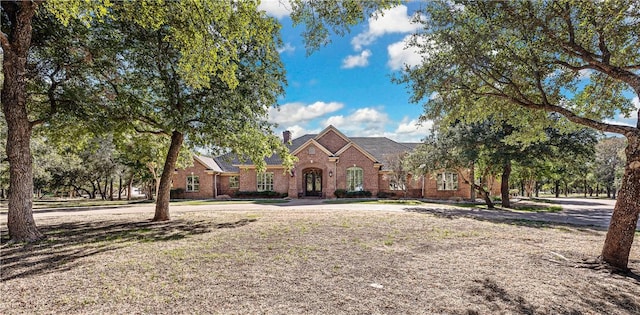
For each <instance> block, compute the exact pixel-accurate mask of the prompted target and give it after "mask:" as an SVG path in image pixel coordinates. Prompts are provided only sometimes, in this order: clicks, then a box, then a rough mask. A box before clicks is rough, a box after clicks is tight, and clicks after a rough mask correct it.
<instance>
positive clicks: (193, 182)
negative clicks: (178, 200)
mask: <svg viewBox="0 0 640 315" xmlns="http://www.w3.org/2000/svg"><path fill="white" fill-rule="evenodd" d="M198 190H200V178H198V176H195V175H193V174H191V175H189V176H187V191H189V192H194V191H198Z"/></svg>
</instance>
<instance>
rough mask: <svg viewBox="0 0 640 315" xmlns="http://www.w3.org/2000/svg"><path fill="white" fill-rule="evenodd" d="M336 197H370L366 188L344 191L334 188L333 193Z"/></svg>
mask: <svg viewBox="0 0 640 315" xmlns="http://www.w3.org/2000/svg"><path fill="white" fill-rule="evenodd" d="M333 194H334V195H335V196H336V197H337V198H370V197H371V192H370V191H368V190H361V191H346V190H344V189H336V191H335V192H334V193H333Z"/></svg>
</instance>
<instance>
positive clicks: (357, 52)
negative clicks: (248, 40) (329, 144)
mask: <svg viewBox="0 0 640 315" xmlns="http://www.w3.org/2000/svg"><path fill="white" fill-rule="evenodd" d="M419 5H420V2H419V1H416V2H410V3H406V4H404V5H400V6H398V7H395V8H393V9H390V10H387V11H385V12H384V15H383V16H382V17H378V18H377V19H374V18H370V19H369V20H368V21H366V22H363V23H362V24H360V25H357V26H355V27H353V28H352V29H351V32H350V33H349V34H346V35H345V36H343V37H340V36H332V37H331V40H332V42H331V43H330V44H329V45H327V46H324V47H322V48H320V49H319V50H317V51H315V52H313V54H311V55H310V56H307V52H306V49H305V47H304V43H303V40H302V35H301V33H302V31H304V26H298V27H296V28H294V27H293V26H292V23H291V19H290V18H289V16H288V13H289V12H288V10H287V6H286V1H283V0H263V1H262V3H261V5H260V8H261V9H263V10H265V11H266V12H267V14H268V15H270V16H273V17H275V18H277V19H278V20H279V21H280V23H281V24H282V31H281V35H282V40H283V43H284V45H283V47H282V48H281V50H280V56H281V60H282V62H283V63H284V65H285V68H286V71H287V81H288V85H287V86H286V88H285V91H286V92H285V95H284V96H283V97H281V99H280V100H279V107H278V108H277V109H276V108H272V109H271V110H270V112H269V121H270V122H272V123H276V124H277V125H278V127H277V128H276V132H278V133H281V132H282V131H283V130H289V131H291V132H292V137H293V138H297V137H300V136H302V135H305V134H308V133H318V132H320V131H322V130H323V129H324V128H326V127H327V126H329V125H333V126H335V127H336V128H338V129H339V130H340V131H342V132H343V133H344V134H345V135H347V136H371V137H387V138H390V139H392V140H396V141H399V142H420V141H421V140H422V139H423V138H424V137H425V136H426V135H427V134H428V133H429V129H430V127H431V125H432V124H431V123H430V122H424V123H419V122H418V120H419V117H420V115H421V114H422V112H423V110H422V106H421V105H420V104H415V103H411V102H410V101H409V98H410V91H409V89H408V87H407V86H406V85H402V84H397V83H393V82H391V78H392V76H393V75H394V74H398V73H399V71H400V70H401V69H402V68H403V67H404V65H405V64H406V65H410V66H414V65H417V64H419V62H420V60H421V57H420V55H419V54H417V53H416V52H415V51H414V50H412V49H410V48H409V49H407V48H406V41H407V40H408V39H409V36H410V34H411V33H412V32H414V31H416V30H417V27H418V25H416V24H412V23H411V18H412V15H413V14H415V11H416V9H418V7H419ZM630 97H632V95H631V94H630ZM632 102H634V104H635V107H636V112H634V113H632V115H631V116H630V117H623V116H622V115H618V116H617V117H615V118H614V119H611V120H607V122H616V123H620V124H627V125H635V123H636V119H635V118H633V117H636V116H635V115H636V113H637V110H638V108H640V101H639V100H638V97H637V96H635V97H633V98H632Z"/></svg>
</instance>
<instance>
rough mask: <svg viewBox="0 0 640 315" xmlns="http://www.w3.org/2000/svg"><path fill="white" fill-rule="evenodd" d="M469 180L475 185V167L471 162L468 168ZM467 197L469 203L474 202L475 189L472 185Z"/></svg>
mask: <svg viewBox="0 0 640 315" xmlns="http://www.w3.org/2000/svg"><path fill="white" fill-rule="evenodd" d="M469 180H470V181H471V182H472V183H475V181H476V171H475V165H474V163H473V162H471V165H470V166H469ZM469 197H471V201H473V202H475V201H476V190H475V188H473V185H471V192H470V196H469Z"/></svg>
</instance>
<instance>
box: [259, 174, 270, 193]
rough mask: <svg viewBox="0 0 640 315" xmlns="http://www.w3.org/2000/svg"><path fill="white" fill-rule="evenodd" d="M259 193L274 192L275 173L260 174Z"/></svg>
mask: <svg viewBox="0 0 640 315" xmlns="http://www.w3.org/2000/svg"><path fill="white" fill-rule="evenodd" d="M257 182H258V187H257V188H258V189H257V190H258V191H273V172H266V173H258V180H257Z"/></svg>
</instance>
